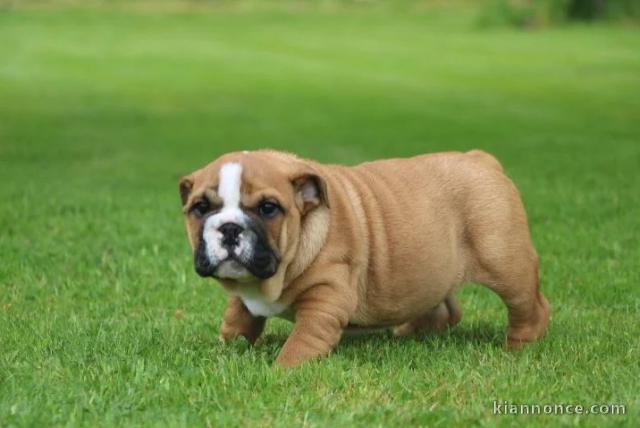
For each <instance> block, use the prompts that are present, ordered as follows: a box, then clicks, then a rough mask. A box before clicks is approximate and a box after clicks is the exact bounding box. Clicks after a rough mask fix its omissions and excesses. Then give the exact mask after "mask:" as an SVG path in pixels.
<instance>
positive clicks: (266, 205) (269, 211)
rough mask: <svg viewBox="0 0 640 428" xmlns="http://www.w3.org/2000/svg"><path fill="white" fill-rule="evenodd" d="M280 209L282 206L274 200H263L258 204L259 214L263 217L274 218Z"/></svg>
mask: <svg viewBox="0 0 640 428" xmlns="http://www.w3.org/2000/svg"><path fill="white" fill-rule="evenodd" d="M279 211H280V206H279V205H278V204H275V203H273V202H263V203H261V204H260V205H259V206H258V214H260V216H261V217H263V218H273V217H275V215H276V214H278V212H279Z"/></svg>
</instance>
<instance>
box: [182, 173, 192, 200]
mask: <svg viewBox="0 0 640 428" xmlns="http://www.w3.org/2000/svg"><path fill="white" fill-rule="evenodd" d="M191 190H193V179H192V178H191V177H182V178H181V179H180V199H181V200H182V206H184V205H185V204H186V203H187V200H188V199H189V195H190V194H191Z"/></svg>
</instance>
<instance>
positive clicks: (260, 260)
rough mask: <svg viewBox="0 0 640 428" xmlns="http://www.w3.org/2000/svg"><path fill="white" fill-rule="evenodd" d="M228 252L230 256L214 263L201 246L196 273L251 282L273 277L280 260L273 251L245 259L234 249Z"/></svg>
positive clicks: (197, 252) (196, 255) (197, 257)
mask: <svg viewBox="0 0 640 428" xmlns="http://www.w3.org/2000/svg"><path fill="white" fill-rule="evenodd" d="M228 254H229V255H228V257H226V258H225V259H224V260H222V261H220V262H219V263H217V264H215V265H214V264H212V263H211V262H210V260H209V258H208V257H207V255H206V252H205V251H203V250H202V249H200V248H199V249H198V251H196V254H195V260H194V262H195V263H194V264H195V270H196V273H197V274H198V275H200V276H202V277H211V278H216V279H222V280H234V281H239V282H250V281H256V280H265V279H268V278H271V277H272V276H273V275H275V273H276V271H277V270H278V266H279V262H280V260H279V257H278V256H277V255H276V254H275V253H273V252H262V253H255V254H254V256H253V257H252V258H251V260H243V259H242V258H241V257H239V256H237V255H236V254H235V253H234V252H233V251H229V252H228Z"/></svg>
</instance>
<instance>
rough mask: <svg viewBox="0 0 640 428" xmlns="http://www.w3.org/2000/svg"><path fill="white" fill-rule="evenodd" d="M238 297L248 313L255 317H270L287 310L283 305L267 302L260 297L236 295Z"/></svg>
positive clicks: (243, 294)
mask: <svg viewBox="0 0 640 428" xmlns="http://www.w3.org/2000/svg"><path fill="white" fill-rule="evenodd" d="M238 296H239V297H240V299H242V303H244V305H245V306H246V307H247V309H249V312H251V314H252V315H253V316H256V317H258V316H259V317H272V316H275V315H278V314H281V313H282V312H284V311H285V309H287V305H285V304H284V303H280V302H269V301H267V300H266V299H265V298H264V297H263V296H261V295H255V294H245V293H238Z"/></svg>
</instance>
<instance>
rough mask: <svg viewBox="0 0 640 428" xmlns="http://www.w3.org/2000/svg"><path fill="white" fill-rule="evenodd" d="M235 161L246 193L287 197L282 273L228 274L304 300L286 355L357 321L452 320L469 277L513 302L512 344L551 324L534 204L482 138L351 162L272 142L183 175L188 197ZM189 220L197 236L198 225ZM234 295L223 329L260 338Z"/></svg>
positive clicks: (271, 229) (297, 306)
mask: <svg viewBox="0 0 640 428" xmlns="http://www.w3.org/2000/svg"><path fill="white" fill-rule="evenodd" d="M229 161H233V162H240V163H241V164H242V165H243V168H244V169H243V171H244V172H243V187H242V194H243V204H244V203H245V202H246V203H247V204H250V203H251V201H252V200H255V199H256V198H257V197H258V196H259V193H260V192H264V191H267V190H268V191H270V192H271V193H272V194H276V195H277V197H278V200H279V202H280V203H281V205H282V206H283V207H285V209H286V215H284V216H282V217H283V218H281V219H279V220H277V221H274V223H273V224H270V225H269V226H268V234H269V237H270V239H271V243H272V245H273V246H275V247H276V248H277V249H278V250H279V251H280V253H281V255H282V260H281V264H280V267H279V269H278V272H277V273H276V275H274V276H273V277H272V278H269V279H268V280H266V281H264V282H262V283H256V284H255V285H246V284H236V283H233V282H232V281H224V282H223V286H224V287H225V289H227V290H229V291H231V292H233V291H234V290H237V289H238V287H250V286H255V287H258V288H259V289H260V290H262V293H263V296H265V298H266V299H268V300H270V301H277V302H280V303H283V304H286V305H288V306H289V307H290V308H291V309H292V310H293V312H294V314H295V326H294V329H293V332H292V333H291V335H290V336H289V338H288V339H287V341H286V343H285V345H284V347H283V349H282V351H281V353H280V355H279V356H278V360H277V362H278V364H280V365H282V366H293V365H296V364H299V363H301V362H303V361H306V360H308V359H311V358H316V357H319V356H322V355H325V354H327V353H329V352H330V351H331V350H332V349H333V347H334V346H335V345H336V344H337V343H338V341H339V340H340V337H341V335H342V333H343V331H344V330H345V329H346V328H351V327H381V326H398V327H397V328H396V329H395V332H396V334H399V335H403V334H409V333H414V332H421V331H426V332H428V331H436V330H440V329H443V328H446V327H449V326H453V325H455V324H456V323H457V322H458V321H459V320H460V317H461V311H460V308H459V306H458V304H457V302H456V301H455V297H454V294H455V292H456V291H457V290H458V289H459V287H460V286H461V285H463V284H464V283H467V282H479V283H482V284H485V285H486V286H488V287H489V288H490V289H492V290H493V291H495V292H496V293H497V294H498V295H499V296H500V297H501V298H502V299H503V301H504V302H505V304H506V306H507V309H508V315H509V329H508V332H507V343H508V345H509V346H510V347H519V346H520V345H521V344H522V343H524V342H530V341H534V340H536V339H538V338H540V337H541V336H542V335H543V334H544V332H545V329H546V326H547V322H548V318H549V306H548V304H547V301H546V299H545V298H544V296H542V294H541V293H540V292H539V290H538V261H537V255H536V252H535V250H534V248H533V245H532V243H531V239H530V236H529V229H528V224H527V219H526V214H525V211H524V207H523V206H522V202H521V200H520V196H519V194H518V191H517V189H516V188H515V186H514V185H513V183H512V182H511V180H509V178H508V177H507V176H506V175H504V173H503V169H502V166H501V165H500V163H499V162H498V161H497V160H496V159H495V158H494V157H493V156H491V155H489V154H487V153H484V152H481V151H478V150H474V151H471V152H468V153H458V152H449V153H437V154H430V155H422V156H416V157H413V158H408V159H391V160H384V161H377V162H369V163H364V164H361V165H358V166H355V167H344V166H339V165H323V164H319V163H316V162H313V161H310V160H303V159H299V158H297V157H295V156H293V155H290V154H285V153H280V152H273V151H258V152H251V153H232V154H228V155H225V156H223V157H222V158H220V159H218V160H216V161H215V162H213V163H212V164H210V165H208V166H207V167H205V168H203V169H202V170H199V171H196V172H195V173H194V174H192V175H191V176H189V177H186V178H185V179H183V182H182V183H183V184H182V185H181V193H183V194H184V193H187V196H186V197H184V196H183V202H185V207H188V205H189V203H190V201H193V200H194V198H197V195H198V194H200V195H202V194H203V193H204V192H205V191H211V189H215V188H216V186H217V183H216V180H217V171H218V170H219V168H220V167H221V165H222V164H223V163H225V162H229ZM309 177H314V180H319V182H320V183H321V186H320V187H321V189H320V190H321V191H322V192H323V193H326V194H324V195H323V196H324V198H325V199H324V200H319V201H316V202H314V203H313V204H312V205H311V206H310V205H308V204H307V205H304V204H301V201H300V195H299V194H297V193H296V189H297V187H296V186H297V185H298V184H297V183H299V182H300V181H301V180H302V181H304V180H308V179H309ZM185 183H186V184H185ZM184 189H188V191H187V192H185V191H184ZM186 221H187V227H188V230H189V237H190V240H191V243H192V245H193V246H194V248H195V246H196V245H197V242H198V237H197V231H198V227H199V225H198V223H197V221H195V220H194V219H190V218H189V217H188V216H187V220H186ZM231 302H232V303H231V304H230V306H229V309H228V310H227V314H226V315H225V321H224V324H223V326H224V328H223V330H221V335H222V337H223V338H226V339H230V338H233V337H237V336H239V335H244V336H247V337H249V338H252V339H253V340H255V338H254V336H255V335H256V333H257V334H259V331H262V325H261V324H260V322H259V321H256V323H252V322H249V321H248V320H250V318H251V314H250V313H248V312H247V311H246V308H244V307H243V306H242V302H240V303H239V306H238V301H236V300H232V301H231ZM247 317H249V318H247ZM258 327H259V328H258ZM250 340H251V339H250Z"/></svg>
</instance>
